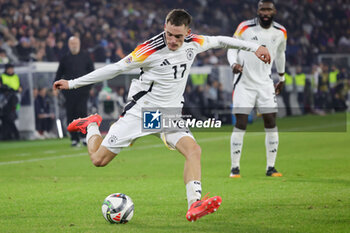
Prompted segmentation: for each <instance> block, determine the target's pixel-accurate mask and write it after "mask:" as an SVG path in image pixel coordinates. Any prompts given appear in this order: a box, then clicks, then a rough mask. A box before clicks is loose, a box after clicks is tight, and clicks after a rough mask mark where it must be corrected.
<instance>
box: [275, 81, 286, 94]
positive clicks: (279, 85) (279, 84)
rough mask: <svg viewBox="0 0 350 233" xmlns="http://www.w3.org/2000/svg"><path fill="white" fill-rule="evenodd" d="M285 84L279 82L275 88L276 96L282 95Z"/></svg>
mask: <svg viewBox="0 0 350 233" xmlns="http://www.w3.org/2000/svg"><path fill="white" fill-rule="evenodd" d="M283 85H284V82H282V81H279V82H278V83H277V84H276V86H275V92H276V95H278V94H280V93H281V91H282V89H283Z"/></svg>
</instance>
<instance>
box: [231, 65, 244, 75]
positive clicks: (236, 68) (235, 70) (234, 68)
mask: <svg viewBox="0 0 350 233" xmlns="http://www.w3.org/2000/svg"><path fill="white" fill-rule="evenodd" d="M232 72H233V73H234V74H238V73H242V72H243V66H241V65H240V64H233V65H232Z"/></svg>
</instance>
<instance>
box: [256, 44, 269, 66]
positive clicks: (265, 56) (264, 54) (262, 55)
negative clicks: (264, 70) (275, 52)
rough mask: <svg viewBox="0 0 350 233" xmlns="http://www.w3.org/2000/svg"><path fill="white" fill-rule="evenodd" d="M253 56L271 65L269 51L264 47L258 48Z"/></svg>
mask: <svg viewBox="0 0 350 233" xmlns="http://www.w3.org/2000/svg"><path fill="white" fill-rule="evenodd" d="M255 55H256V56H257V57H258V58H259V59H260V60H262V61H263V62H265V63H268V64H270V63H271V56H270V53H269V50H268V49H267V48H266V47H264V46H260V47H259V48H258V50H256V51H255Z"/></svg>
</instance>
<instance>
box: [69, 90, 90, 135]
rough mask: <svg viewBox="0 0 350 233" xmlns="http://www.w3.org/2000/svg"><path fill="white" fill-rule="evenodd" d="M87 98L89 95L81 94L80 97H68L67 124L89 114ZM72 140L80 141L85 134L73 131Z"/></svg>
mask: <svg viewBox="0 0 350 233" xmlns="http://www.w3.org/2000/svg"><path fill="white" fill-rule="evenodd" d="M87 100H88V96H87V95H86V96H82V95H81V96H79V98H76V97H75V98H73V97H68V98H66V112H67V125H68V124H69V123H71V122H72V121H73V120H75V119H77V118H83V117H86V116H87ZM70 135H71V140H72V141H78V142H79V140H80V138H84V137H85V136H84V135H83V134H82V133H80V132H71V133H70Z"/></svg>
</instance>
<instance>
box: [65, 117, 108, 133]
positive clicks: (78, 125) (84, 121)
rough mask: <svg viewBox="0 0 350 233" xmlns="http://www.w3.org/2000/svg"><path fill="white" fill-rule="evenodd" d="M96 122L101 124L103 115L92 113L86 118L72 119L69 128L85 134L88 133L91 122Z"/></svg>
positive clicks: (71, 130)
mask: <svg viewBox="0 0 350 233" xmlns="http://www.w3.org/2000/svg"><path fill="white" fill-rule="evenodd" d="M93 122H96V123H97V125H98V126H100V124H101V122H102V117H101V116H100V115H98V114H97V113H96V114H95V115H90V116H88V117H85V118H79V119H76V120H74V121H72V122H71V123H70V124H69V125H68V127H67V130H68V131H69V132H78V131H80V132H82V133H83V134H86V128H87V127H88V125H89V124H91V123H93Z"/></svg>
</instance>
